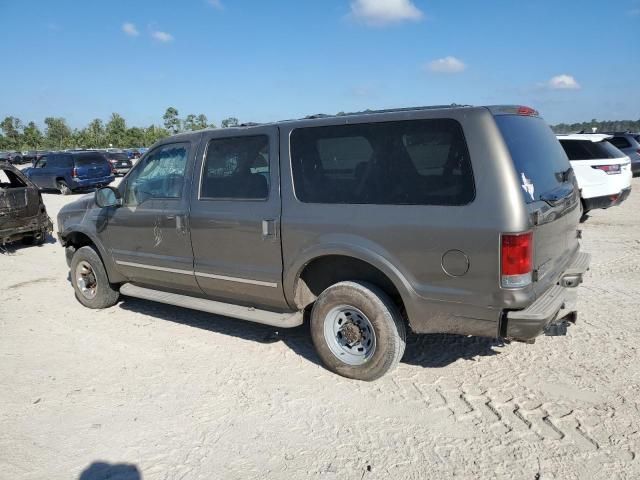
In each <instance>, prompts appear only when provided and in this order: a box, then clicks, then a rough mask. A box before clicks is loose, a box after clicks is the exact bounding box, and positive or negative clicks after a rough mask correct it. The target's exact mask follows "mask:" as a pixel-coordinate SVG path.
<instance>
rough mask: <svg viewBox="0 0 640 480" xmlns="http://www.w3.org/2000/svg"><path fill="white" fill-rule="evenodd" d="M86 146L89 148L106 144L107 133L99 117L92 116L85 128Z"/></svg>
mask: <svg viewBox="0 0 640 480" xmlns="http://www.w3.org/2000/svg"><path fill="white" fill-rule="evenodd" d="M85 134H86V141H87V146H88V147H90V148H100V147H106V146H107V133H106V131H105V128H104V123H102V120H100V119H99V118H94V119H93V120H91V121H90V122H89V125H87V128H86V129H85Z"/></svg>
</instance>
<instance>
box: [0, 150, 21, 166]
mask: <svg viewBox="0 0 640 480" xmlns="http://www.w3.org/2000/svg"><path fill="white" fill-rule="evenodd" d="M0 161H4V162H7V163H11V164H13V165H20V164H21V163H22V153H21V152H15V151H8V152H0Z"/></svg>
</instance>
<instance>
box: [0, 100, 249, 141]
mask: <svg viewBox="0 0 640 480" xmlns="http://www.w3.org/2000/svg"><path fill="white" fill-rule="evenodd" d="M162 120H163V123H162V125H150V126H148V127H129V126H127V122H126V120H125V119H124V117H122V115H120V114H119V113H112V114H111V116H110V117H109V120H108V121H107V122H104V121H103V120H101V119H99V118H96V119H94V120H91V121H90V122H89V124H88V125H87V126H86V127H84V128H74V129H72V128H71V127H69V125H68V124H67V121H66V120H65V119H64V118H62V117H46V118H45V119H44V131H43V130H41V129H40V128H39V127H38V125H37V124H36V123H35V122H33V121H30V122H28V123H26V124H25V123H23V122H22V120H21V119H19V118H17V117H14V116H8V117H5V118H4V120H2V122H0V150H17V151H25V150H63V149H66V148H107V147H120V148H133V147H149V146H151V145H153V144H154V143H155V142H157V141H158V140H160V139H161V138H164V137H168V136H169V135H174V134H176V133H180V132H185V131H196V130H202V129H204V128H216V126H215V124H213V123H209V121H208V119H207V116H206V115H204V114H199V115H195V114H189V115H187V116H186V117H185V118H180V116H179V113H178V110H177V109H176V108H174V107H169V108H167V110H166V111H165V113H164V115H163V116H162ZM236 125H238V119H237V118H235V117H229V118H226V119H224V120H223V121H222V124H221V126H222V127H233V126H236Z"/></svg>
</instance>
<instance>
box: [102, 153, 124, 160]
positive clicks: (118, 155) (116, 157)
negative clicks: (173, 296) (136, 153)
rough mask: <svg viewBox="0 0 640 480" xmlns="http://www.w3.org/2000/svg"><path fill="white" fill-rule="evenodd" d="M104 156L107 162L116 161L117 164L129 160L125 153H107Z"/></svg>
mask: <svg viewBox="0 0 640 480" xmlns="http://www.w3.org/2000/svg"><path fill="white" fill-rule="evenodd" d="M106 156H107V158H108V159H109V160H116V161H118V162H121V161H126V160H129V157H128V156H127V154H126V153H107V154H106Z"/></svg>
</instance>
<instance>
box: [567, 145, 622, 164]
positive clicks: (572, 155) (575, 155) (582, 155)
mask: <svg viewBox="0 0 640 480" xmlns="http://www.w3.org/2000/svg"><path fill="white" fill-rule="evenodd" d="M560 143H561V144H562V147H563V148H564V150H565V152H567V156H568V157H569V160H602V159H606V158H621V157H624V156H625V155H624V153H622V152H621V151H620V150H618V149H617V148H616V147H614V146H613V145H611V144H610V143H609V142H604V141H603V142H592V141H590V140H560Z"/></svg>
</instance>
